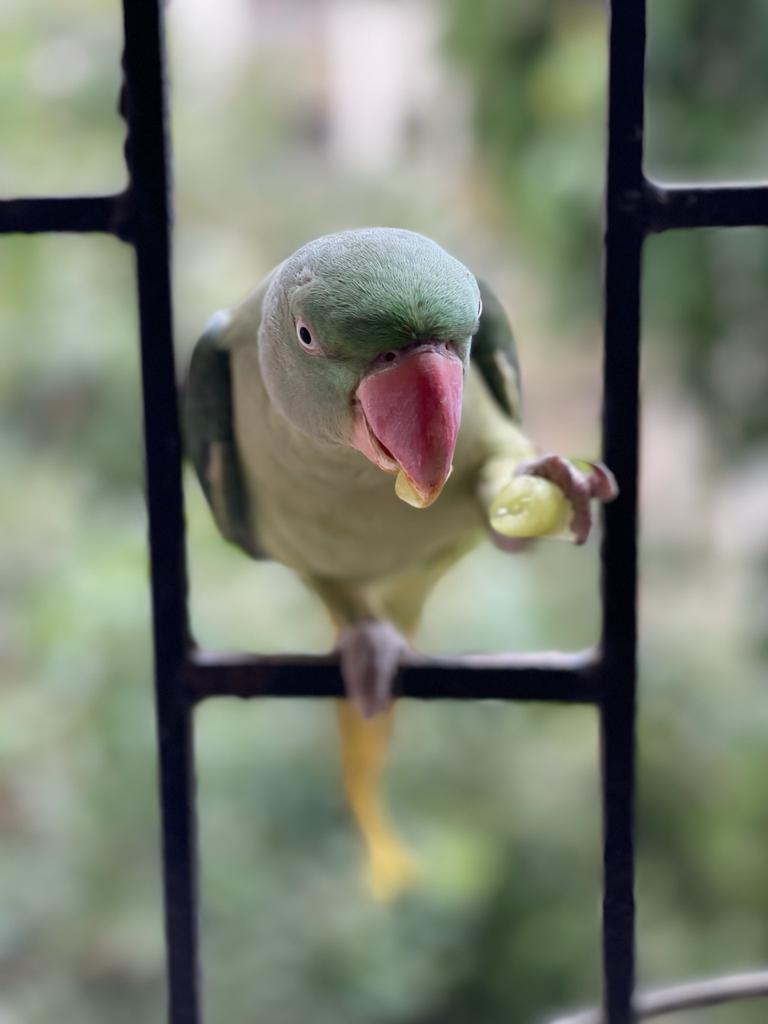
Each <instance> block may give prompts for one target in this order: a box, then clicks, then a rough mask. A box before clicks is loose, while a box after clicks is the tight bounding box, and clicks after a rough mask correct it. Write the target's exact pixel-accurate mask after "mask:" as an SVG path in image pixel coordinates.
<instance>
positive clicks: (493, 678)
mask: <svg viewBox="0 0 768 1024" xmlns="http://www.w3.org/2000/svg"><path fill="white" fill-rule="evenodd" d="M600 668H601V665H600V661H599V660H598V656H597V655H596V653H595V652H594V651H591V650H590V651H584V652H579V653H575V654H564V653H560V652H558V653H544V654H535V655H523V654H521V655H510V654H503V655H466V656H464V657H460V658H425V657H420V656H417V655H412V656H411V657H409V658H408V660H407V661H406V662H404V663H403V664H402V665H401V667H400V673H399V677H398V681H399V686H398V694H399V695H400V696H402V697H415V698H418V699H420V700H432V699H447V700H530V701H553V702H559V703H565V704H594V703H597V702H598V701H599V700H600V695H601V692H600V678H601V672H600ZM182 678H183V681H184V684H185V686H186V688H187V692H188V694H189V696H190V699H191V700H192V701H199V700H204V699H205V698H207V697H243V698H249V697H343V696H344V688H343V685H342V681H341V675H340V673H339V665H338V659H337V658H336V657H335V656H333V655H329V656H327V657H312V656H303V655H290V654H289V655H270V656H268V657H262V656H232V655H221V654H213V653H211V652H208V651H199V650H196V651H194V652H193V654H192V656H191V658H190V660H189V661H188V662H187V663H186V665H185V666H184V667H183V669H182Z"/></svg>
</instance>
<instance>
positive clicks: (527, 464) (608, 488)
mask: <svg viewBox="0 0 768 1024" xmlns="http://www.w3.org/2000/svg"><path fill="white" fill-rule="evenodd" d="M581 466H584V469H582V468H580V466H579V465H576V464H575V463H573V462H571V461H570V460H568V459H564V458H562V456H560V455H541V456H537V457H536V458H532V459H526V460H524V461H523V462H521V463H520V464H519V465H518V466H517V468H516V469H515V474H516V475H517V476H520V475H529V476H541V477H544V478H545V479H546V480H551V481H552V483H553V484H556V485H557V486H558V487H559V488H560V490H561V491H562V492H563V494H564V495H565V496H566V498H567V499H568V500H569V501H570V503H571V505H572V506H573V518H572V519H571V530H572V531H573V535H574V539H575V541H576V543H577V544H583V543H584V542H585V541H586V539H587V538H588V537H589V534H590V531H591V529H592V509H591V506H590V500H591V499H592V498H598V499H599V500H600V501H612V500H613V499H614V498H615V497H616V495H617V494H618V493H619V489H618V487H617V486H616V480H615V479H614V476H613V473H611V471H610V470H609V469H608V468H607V467H606V466H604V465H603V464H602V463H600V462H581Z"/></svg>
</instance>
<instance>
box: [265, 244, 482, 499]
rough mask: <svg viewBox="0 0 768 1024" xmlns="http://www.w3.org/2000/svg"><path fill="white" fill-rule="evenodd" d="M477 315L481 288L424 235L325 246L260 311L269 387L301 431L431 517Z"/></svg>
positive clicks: (287, 269) (310, 253)
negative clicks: (364, 462) (385, 477)
mask: <svg viewBox="0 0 768 1024" xmlns="http://www.w3.org/2000/svg"><path fill="white" fill-rule="evenodd" d="M479 315H480V291H479V288H478V285H477V282H476V281H475V278H474V277H473V276H472V274H471V273H470V272H469V270H467V268H466V267H465V266H463V265H462V264H461V263H460V262H459V261H458V260H456V259H454V258H453V257H452V256H450V255H449V254H448V253H447V252H445V250H443V249H441V248H440V246H438V245H437V244H436V243H435V242H432V241H430V240H429V239H428V238H425V237H424V236H422V235H418V234H414V233H413V232H410V231H403V230H399V229H394V228H368V229H364V230H358V231H343V232H340V233H338V234H334V235H326V236H324V237H323V238H319V239H317V240H316V241H314V242H310V243H308V244H307V245H305V246H303V247H302V248H301V249H299V250H298V251H297V252H296V253H294V255H293V256H291V257H290V258H289V259H288V260H286V261H285V263H283V264H281V266H280V267H279V268H278V269H277V271H276V273H275V276H274V278H273V280H272V282H271V285H270V287H269V290H268V292H267V295H266V297H265V301H264V316H263V319H262V328H261V334H260V338H259V358H260V361H261V368H262V374H263V377H264V383H265V387H266V388H267V391H268V393H269V396H270V399H271V400H272V402H273V403H274V404H275V405H276V406H277V407H278V409H279V410H280V411H281V412H282V413H283V414H284V415H285V416H286V417H287V418H288V419H290V420H291V422H292V423H294V424H295V425H296V426H297V427H298V428H299V429H300V430H301V431H303V432H304V433H306V434H308V435H309V436H311V437H317V438H322V439H323V440H326V441H329V442H331V443H332V444H340V445H346V446H348V447H351V448H355V449H357V451H359V452H361V453H362V454H363V455H364V456H365V457H366V458H367V459H369V460H370V461H371V462H372V463H373V464H374V465H376V466H378V467H379V468H380V469H381V470H383V471H384V472H386V473H391V474H393V475H396V476H397V482H396V491H397V494H398V496H399V497H400V498H402V499H403V500H404V501H406V502H408V503H409V504H411V505H415V506H416V507H419V508H426V507H427V506H428V505H430V504H432V502H433V501H435V499H436V498H437V497H438V496H439V494H440V492H441V490H442V488H443V485H444V484H445V481H446V480H447V479H448V476H449V474H450V472H451V466H452V462H453V453H454V448H455V445H456V436H457V433H458V429H459V422H460V419H461V402H462V389H463V379H464V373H465V370H466V367H467V364H468V361H469V350H470V342H471V338H472V335H473V333H474V332H475V331H476V329H477V325H478V318H479Z"/></svg>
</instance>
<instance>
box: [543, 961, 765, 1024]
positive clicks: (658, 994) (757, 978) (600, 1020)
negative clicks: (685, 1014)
mask: <svg viewBox="0 0 768 1024" xmlns="http://www.w3.org/2000/svg"><path fill="white" fill-rule="evenodd" d="M766 996H768V971H754V972H753V973H751V974H732V975H728V976H726V977H724V978H707V979H705V980H704V981H692V982H688V983H687V984H685V985H672V986H670V987H669V988H660V989H655V990H652V991H650V992H638V993H636V995H635V997H634V999H633V1000H632V1006H633V1008H634V1012H635V1015H636V1016H637V1017H638V1018H641V1019H643V1018H648V1017H664V1016H666V1015H667V1014H670V1013H678V1012H679V1011H681V1010H695V1009H699V1008H701V1007H702V1006H719V1005H721V1004H722V1003H731V1002H734V1001H735V1000H738V999H759V998H765V997H766ZM553 1024H605V1017H604V1016H603V1012H602V1010H583V1011H582V1012H581V1013H575V1014H571V1015H570V1016H568V1017H558V1019H557V1020H556V1021H553Z"/></svg>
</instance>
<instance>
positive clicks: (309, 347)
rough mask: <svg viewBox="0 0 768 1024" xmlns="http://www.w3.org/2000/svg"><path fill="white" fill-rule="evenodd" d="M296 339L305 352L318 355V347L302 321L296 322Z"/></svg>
mask: <svg viewBox="0 0 768 1024" xmlns="http://www.w3.org/2000/svg"><path fill="white" fill-rule="evenodd" d="M296 337H297V338H298V339H299V341H300V342H301V347H302V348H303V349H305V350H306V351H307V352H314V353H317V354H319V353H320V351H321V349H320V346H319V345H318V343H317V342H316V341H315V339H314V338H313V336H312V331H310V329H309V328H308V327H307V325H306V324H305V323H304V321H303V320H297V321H296Z"/></svg>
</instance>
